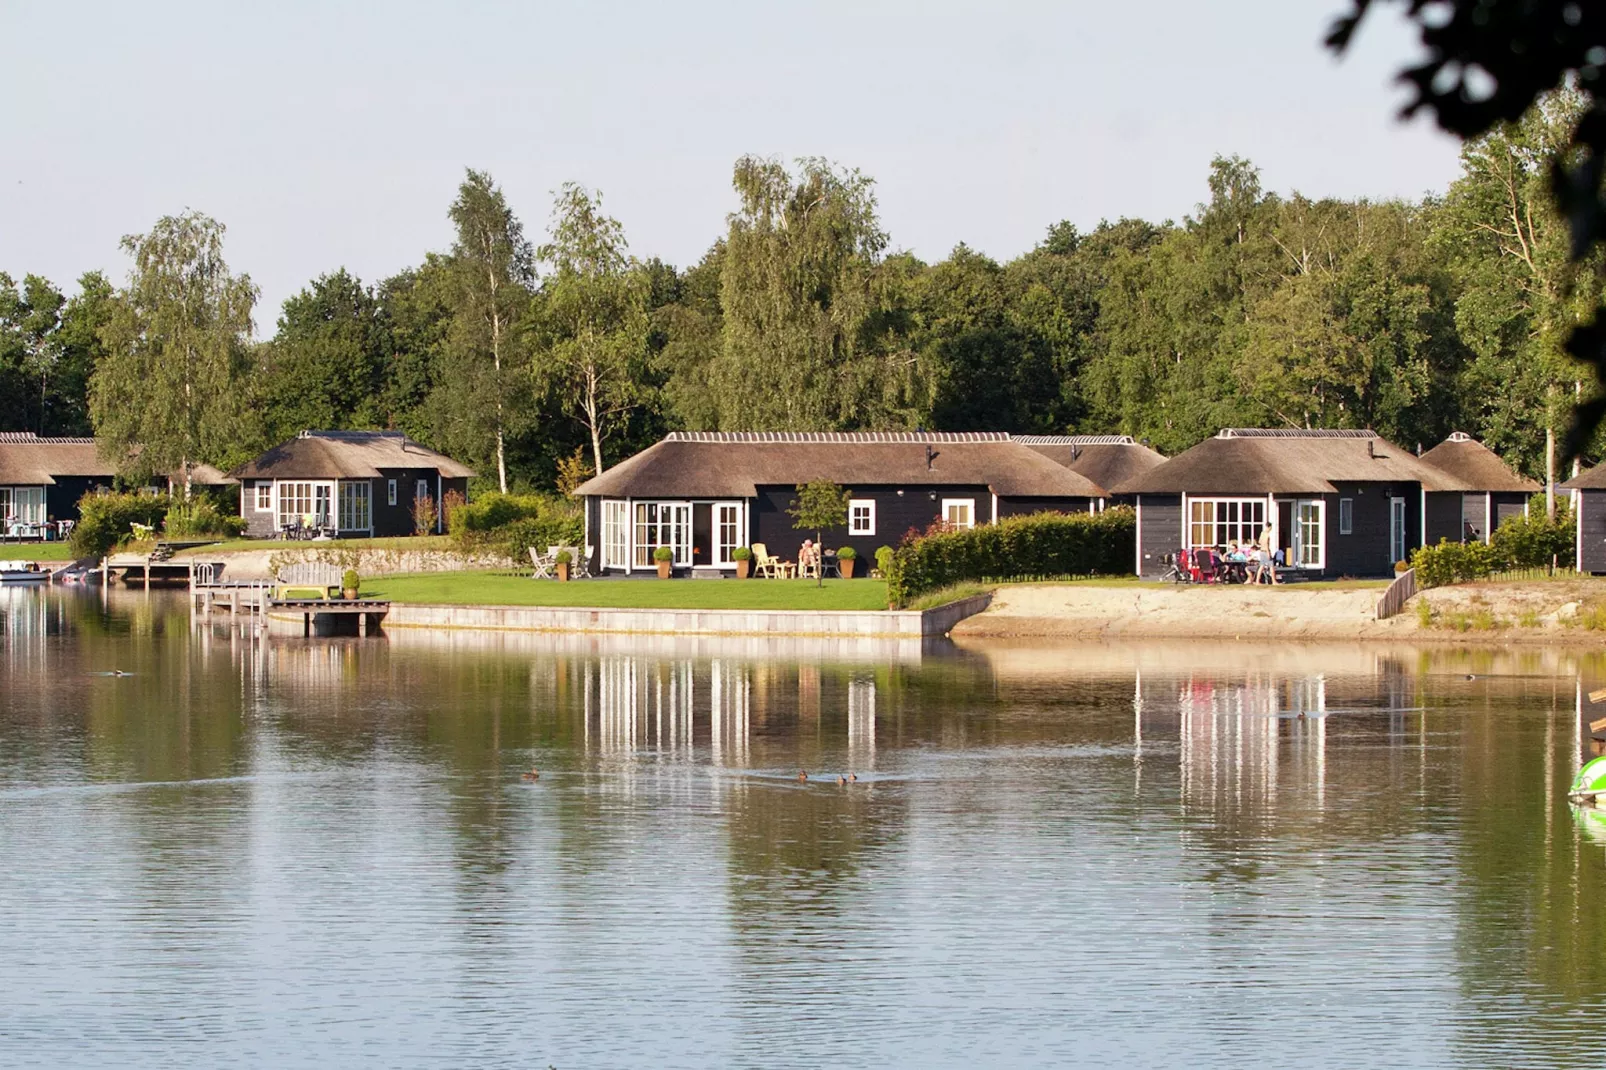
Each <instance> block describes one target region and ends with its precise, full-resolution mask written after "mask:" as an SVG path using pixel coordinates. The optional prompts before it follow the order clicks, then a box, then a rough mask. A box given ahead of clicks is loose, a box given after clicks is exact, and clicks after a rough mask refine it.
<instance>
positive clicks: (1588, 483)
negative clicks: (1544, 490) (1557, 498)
mask: <svg viewBox="0 0 1606 1070" xmlns="http://www.w3.org/2000/svg"><path fill="white" fill-rule="evenodd" d="M1557 486H1559V487H1561V488H1563V489H1565V490H1606V464H1597V465H1596V466H1595V467H1593V468H1586V469H1584V470H1583V471H1582V472H1579V473H1578V474H1577V475H1576V476H1574V477H1573V478H1572V479H1569V480H1568V481H1567V482H1565V483H1559V484H1557Z"/></svg>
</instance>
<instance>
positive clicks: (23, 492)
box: [11, 487, 45, 524]
mask: <svg viewBox="0 0 1606 1070" xmlns="http://www.w3.org/2000/svg"><path fill="white" fill-rule="evenodd" d="M11 511H12V514H13V515H14V516H15V517H16V518H17V520H18V521H19V522H20V523H23V524H43V523H44V522H45V488H43V487H13V488H12V490H11Z"/></svg>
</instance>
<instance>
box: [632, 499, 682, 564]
mask: <svg viewBox="0 0 1606 1070" xmlns="http://www.w3.org/2000/svg"><path fill="white" fill-rule="evenodd" d="M660 546H668V547H669V548H670V549H672V550H674V552H675V557H674V561H675V564H677V565H689V564H691V506H690V505H688V504H686V503H684V502H637V503H636V560H635V563H636V567H637V568H652V567H653V565H654V561H653V557H652V552H653V551H654V550H656V549H657V548H658V547H660Z"/></svg>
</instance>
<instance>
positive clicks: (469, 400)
mask: <svg viewBox="0 0 1606 1070" xmlns="http://www.w3.org/2000/svg"><path fill="white" fill-rule="evenodd" d="M450 214H451V219H452V223H453V225H454V226H456V228H457V240H456V242H455V243H454V244H453V246H452V266H453V268H454V269H455V271H456V276H457V282H458V291H457V299H458V301H457V309H456V315H455V317H454V322H453V325H452V332H451V337H450V339H449V341H448V345H447V353H448V356H449V358H450V362H451V365H452V367H451V368H450V369H449V371H448V374H446V375H445V376H444V377H443V379H444V382H443V384H442V386H441V388H440V389H439V390H437V391H436V400H437V402H438V404H439V408H440V409H441V410H442V411H443V412H446V413H449V414H450V419H449V424H450V426H449V428H448V433H447V435H446V437H447V438H448V439H450V440H454V441H455V443H456V444H458V445H459V448H465V447H466V448H467V449H468V451H469V452H470V453H471V455H472V454H479V455H483V454H484V453H485V452H486V450H485V448H484V446H482V445H480V444H481V443H488V444H489V447H490V449H489V452H490V453H491V454H492V455H494V457H495V460H496V479H497V485H498V486H499V487H500V488H501V490H502V491H503V492H504V493H506V491H507V489H508V480H507V438H508V431H509V425H510V423H511V422H512V421H513V419H514V417H515V415H516V412H515V409H516V398H515V396H514V395H515V392H516V386H515V384H516V382H517V377H516V376H515V375H514V362H513V361H512V359H511V358H512V355H513V349H514V343H515V337H514V326H515V324H517V323H518V321H519V318H520V317H521V316H522V315H523V314H524V312H525V310H526V309H527V308H528V306H529V302H530V286H531V283H532V282H533V281H534V278H535V263H534V256H533V254H532V250H531V248H530V243H529V242H528V241H526V240H525V238H524V225H523V224H522V223H520V222H519V220H518V217H517V216H515V215H514V214H513V210H512V209H511V208H509V207H508V204H507V199H506V198H505V197H503V195H502V191H501V190H500V189H498V188H497V186H496V183H495V182H493V181H492V180H491V176H490V175H489V174H486V173H485V172H484V171H475V170H472V169H471V170H470V171H469V172H468V177H467V178H465V179H464V180H463V184H462V185H461V186H460V187H459V188H458V192H457V200H455V201H454V202H452V208H451V213H450ZM519 370H520V371H522V369H519Z"/></svg>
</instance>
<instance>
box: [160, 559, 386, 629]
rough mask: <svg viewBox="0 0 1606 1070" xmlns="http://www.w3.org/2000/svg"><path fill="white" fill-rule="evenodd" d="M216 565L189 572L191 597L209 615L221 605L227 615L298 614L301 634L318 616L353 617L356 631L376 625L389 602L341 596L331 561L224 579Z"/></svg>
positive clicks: (337, 574)
mask: <svg viewBox="0 0 1606 1070" xmlns="http://www.w3.org/2000/svg"><path fill="white" fill-rule="evenodd" d="M218 573H219V569H216V568H214V567H213V566H212V565H211V564H209V563H204V562H203V563H198V564H196V565H195V567H194V568H193V569H191V571H190V574H189V583H190V599H191V602H192V605H193V607H194V609H195V611H196V612H198V613H200V614H202V615H203V616H211V615H212V614H213V613H216V612H221V611H222V610H223V609H224V608H225V607H226V608H227V610H228V613H229V615H230V616H231V617H232V616H238V615H239V614H241V613H245V614H248V615H256V616H258V617H261V618H263V619H266V617H267V615H268V614H270V613H274V614H300V615H301V634H302V635H305V636H310V635H312V628H313V622H314V620H315V619H316V618H318V617H334V618H342V617H351V616H355V617H356V618H357V634H358V635H360V636H367V634H368V630H369V628H370V627H373V628H375V629H377V628H378V627H379V623H380V622H381V621H382V620H384V618H385V615H386V614H387V613H389V612H390V603H389V602H388V601H384V600H382V599H377V598H358V599H344V598H340V597H339V596H338V592H339V589H340V581H341V571H340V569H339V568H337V567H335V566H333V565H292V566H290V567H289V568H285V569H281V570H280V571H279V576H278V579H277V580H223V579H220V578H219V575H218Z"/></svg>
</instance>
